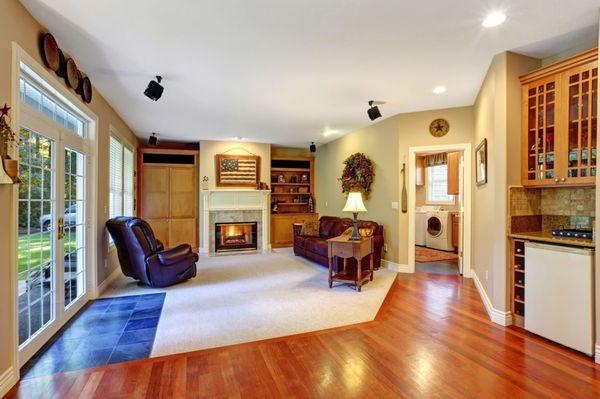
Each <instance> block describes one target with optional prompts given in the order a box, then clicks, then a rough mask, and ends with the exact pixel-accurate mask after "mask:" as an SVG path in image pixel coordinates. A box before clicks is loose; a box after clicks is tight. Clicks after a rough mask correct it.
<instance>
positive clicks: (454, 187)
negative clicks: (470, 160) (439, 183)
mask: <svg viewBox="0 0 600 399" xmlns="http://www.w3.org/2000/svg"><path fill="white" fill-rule="evenodd" d="M460 155H461V153H460V152H449V153H448V155H447V159H448V195H458V194H459V192H460V187H459V176H458V175H459V167H460V166H459V164H460Z"/></svg>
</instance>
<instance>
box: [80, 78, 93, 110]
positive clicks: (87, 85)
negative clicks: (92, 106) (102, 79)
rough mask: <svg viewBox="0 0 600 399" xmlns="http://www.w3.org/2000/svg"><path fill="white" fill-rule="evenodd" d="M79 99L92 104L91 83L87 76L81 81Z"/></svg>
mask: <svg viewBox="0 0 600 399" xmlns="http://www.w3.org/2000/svg"><path fill="white" fill-rule="evenodd" d="M81 97H82V98H83V101H85V102H86V103H87V104H89V103H91V102H92V82H90V78H88V77H87V76H86V77H84V78H83V79H81Z"/></svg>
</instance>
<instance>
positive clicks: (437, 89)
mask: <svg viewBox="0 0 600 399" xmlns="http://www.w3.org/2000/svg"><path fill="white" fill-rule="evenodd" d="M445 92H446V87H445V86H436V87H434V88H433V93H434V94H444V93H445Z"/></svg>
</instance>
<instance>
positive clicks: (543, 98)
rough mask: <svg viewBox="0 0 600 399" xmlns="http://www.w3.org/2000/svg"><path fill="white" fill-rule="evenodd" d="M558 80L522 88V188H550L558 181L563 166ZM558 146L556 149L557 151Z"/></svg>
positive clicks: (544, 79)
mask: <svg viewBox="0 0 600 399" xmlns="http://www.w3.org/2000/svg"><path fill="white" fill-rule="evenodd" d="M560 87H561V77H560V76H559V75H552V76H549V77H546V78H543V79H539V80H537V81H534V82H531V83H529V84H527V85H525V86H523V123H522V126H523V136H522V142H523V160H522V183H523V185H524V186H542V185H551V184H555V183H557V182H558V181H559V176H558V173H557V171H558V170H559V169H560V168H562V167H563V165H564V162H565V160H564V159H563V158H562V157H563V153H562V152H560V151H558V149H559V148H560V145H561V144H562V143H561V142H560V137H561V135H560V132H561V131H562V129H561V124H560V117H559V116H560V115H562V102H561V101H559V100H558V99H559V98H560ZM557 147H559V148H557Z"/></svg>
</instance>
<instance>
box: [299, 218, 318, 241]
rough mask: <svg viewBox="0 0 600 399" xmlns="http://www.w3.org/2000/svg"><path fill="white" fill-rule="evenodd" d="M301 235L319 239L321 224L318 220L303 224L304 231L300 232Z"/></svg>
mask: <svg viewBox="0 0 600 399" xmlns="http://www.w3.org/2000/svg"><path fill="white" fill-rule="evenodd" d="M300 235H302V236H312V237H318V236H319V222H318V221H317V220H312V221H308V222H304V223H303V224H302V230H300Z"/></svg>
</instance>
